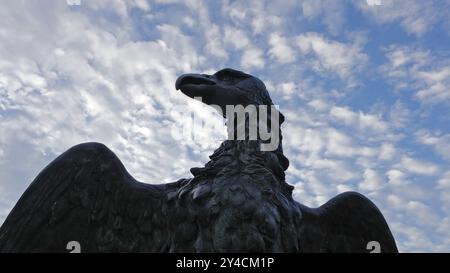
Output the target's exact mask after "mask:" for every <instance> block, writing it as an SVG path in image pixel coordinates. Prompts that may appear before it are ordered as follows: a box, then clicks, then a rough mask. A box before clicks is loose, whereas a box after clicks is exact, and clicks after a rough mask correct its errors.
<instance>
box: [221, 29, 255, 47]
mask: <svg viewBox="0 0 450 273" xmlns="http://www.w3.org/2000/svg"><path fill="white" fill-rule="evenodd" d="M224 32H225V33H224V34H225V37H224V39H225V42H226V43H229V44H231V45H233V47H234V48H236V49H242V48H245V47H246V46H247V45H248V44H249V42H250V41H249V39H248V37H247V35H246V33H245V32H244V31H243V30H241V29H238V28H234V27H225V31H224Z"/></svg>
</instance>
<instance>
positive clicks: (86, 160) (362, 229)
mask: <svg viewBox="0 0 450 273" xmlns="http://www.w3.org/2000/svg"><path fill="white" fill-rule="evenodd" d="M176 89H177V90H181V92H182V93H184V94H185V95H187V96H189V97H191V98H195V97H201V98H202V101H203V102H204V103H206V104H208V105H215V106H218V107H219V108H220V109H221V110H225V109H226V107H227V105H232V106H235V105H243V106H249V105H254V106H261V105H263V106H264V105H265V106H271V105H273V103H272V100H271V98H270V96H269V93H268V91H267V89H266V87H265V85H264V83H263V82H262V81H261V80H259V79H258V78H256V77H253V76H251V75H249V74H246V73H243V72H240V71H237V70H233V69H223V70H220V71H218V72H217V73H215V74H213V75H205V74H185V75H182V76H180V77H179V78H178V79H177V81H176ZM223 112H225V111H223ZM223 115H224V118H226V119H227V126H229V127H230V128H233V129H232V130H237V128H238V127H239V124H236V116H234V115H232V116H229V115H227V114H225V113H223ZM274 116H275V113H274V112H270V111H269V113H268V115H267V116H266V117H265V119H267V121H268V120H269V119H271V118H272V117H274ZM276 116H277V121H278V125H277V126H268V128H269V130H270V131H271V132H278V133H279V134H280V139H279V141H278V145H277V147H276V148H275V149H273V150H271V151H263V150H262V149H261V145H262V144H263V143H265V142H267V141H268V140H267V139H265V140H264V139H261V138H260V137H259V135H258V136H257V138H256V139H250V138H248V137H247V136H245V135H244V138H243V139H240V140H237V139H227V140H225V141H224V142H223V143H222V144H221V145H220V147H219V148H218V149H216V150H215V151H214V153H213V154H212V155H211V156H210V161H209V162H208V163H206V165H205V166H204V167H201V168H192V169H191V173H192V174H193V177H192V178H186V179H180V180H178V181H176V182H173V183H167V184H147V183H142V182H139V181H137V180H136V179H134V178H133V177H132V176H131V175H130V174H129V173H128V172H127V170H126V168H125V167H124V165H123V164H122V162H121V161H120V160H119V158H117V156H116V155H115V154H114V153H113V152H112V151H111V150H109V149H108V148H107V147H106V146H105V145H103V144H100V143H83V144H79V145H76V146H74V147H72V148H70V149H69V150H67V151H66V152H64V153H63V154H61V155H60V156H59V157H57V158H56V159H55V160H53V162H51V163H50V164H49V165H48V166H47V167H45V168H44V169H43V170H42V171H41V172H40V173H39V175H38V176H37V177H36V178H35V179H34V181H33V182H32V183H31V185H30V186H29V187H28V189H27V190H26V191H25V193H24V194H23V195H22V196H21V198H20V200H19V201H18V202H17V204H16V205H15V207H14V208H13V210H12V211H11V213H10V214H9V216H8V217H7V219H6V220H5V222H4V223H3V225H2V227H1V228H0V252H67V249H66V247H67V244H68V243H69V242H73V241H76V242H78V243H79V245H80V246H81V251H82V252H290V253H293V252H369V251H368V250H367V246H368V244H369V242H373V241H375V242H377V243H378V244H379V247H380V251H381V252H397V247H396V243H395V240H394V238H393V236H392V234H391V231H390V230H389V227H388V225H387V223H386V221H385V219H384V217H383V215H382V214H381V212H380V211H379V209H378V208H377V207H376V206H375V205H374V204H373V203H372V202H371V201H370V200H369V199H367V198H366V197H364V196H363V195H361V194H359V193H356V192H346V193H342V194H340V195H338V196H336V197H334V198H333V199H331V200H330V201H328V202H327V203H325V204H324V205H322V206H320V207H319V208H309V207H306V206H304V205H302V204H300V203H298V202H296V201H295V200H294V199H293V197H292V190H293V188H294V187H293V186H291V185H289V184H288V183H287V182H286V180H285V171H286V170H287V168H288V166H289V160H288V159H287V158H286V157H285V156H284V154H283V149H282V138H281V123H283V121H284V116H283V115H282V114H281V113H276ZM258 119H260V120H261V119H263V116H260V115H258ZM231 124H233V125H236V126H231ZM258 124H265V120H262V123H258ZM275 124H277V123H275ZM247 129H248V128H245V130H244V132H245V133H244V134H247V133H248V130H247ZM231 133H232V134H231V135H233V133H234V132H231Z"/></svg>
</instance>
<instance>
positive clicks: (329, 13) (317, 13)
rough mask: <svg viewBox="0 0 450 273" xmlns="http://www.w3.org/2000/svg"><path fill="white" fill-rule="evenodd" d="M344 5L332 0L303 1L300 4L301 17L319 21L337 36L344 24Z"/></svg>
mask: <svg viewBox="0 0 450 273" xmlns="http://www.w3.org/2000/svg"><path fill="white" fill-rule="evenodd" d="M344 9H345V8H344V5H343V3H339V2H338V1H333V0H305V1H302V2H301V10H302V13H303V16H304V17H305V18H306V19H308V20H313V19H319V22H320V23H323V24H324V25H325V26H326V27H327V28H328V30H329V31H330V32H331V33H333V34H338V33H339V32H340V31H341V30H342V27H343V26H344V23H345V14H344Z"/></svg>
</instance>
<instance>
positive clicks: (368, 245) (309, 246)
mask: <svg viewBox="0 0 450 273" xmlns="http://www.w3.org/2000/svg"><path fill="white" fill-rule="evenodd" d="M300 207H301V210H302V214H303V219H302V220H303V225H302V226H301V236H300V238H299V240H300V245H301V246H302V247H301V251H302V252H366V253H368V252H384V253H392V252H398V250H397V246H396V244H395V240H394V237H393V236H392V233H391V231H390V229H389V226H388V225H387V223H386V220H385V219H384V217H383V215H382V214H381V212H380V210H379V209H378V208H377V207H376V206H375V204H373V203H372V202H371V201H370V200H369V199H367V198H366V197H364V196H363V195H361V194H359V193H356V192H346V193H342V194H340V195H338V196H336V197H334V198H333V199H331V200H330V201H328V202H327V203H325V204H324V205H322V206H321V207H319V208H316V209H311V208H308V207H306V206H303V205H300Z"/></svg>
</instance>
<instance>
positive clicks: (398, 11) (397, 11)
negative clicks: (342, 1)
mask: <svg viewBox="0 0 450 273" xmlns="http://www.w3.org/2000/svg"><path fill="white" fill-rule="evenodd" d="M438 2H439V1H438ZM354 3H355V5H356V6H357V7H358V8H359V9H360V10H361V11H363V12H364V13H365V14H366V15H369V16H370V17H371V18H373V19H374V20H375V22H377V23H378V24H387V23H396V22H399V23H400V25H401V27H403V28H404V29H405V30H406V31H407V32H408V33H410V34H414V35H416V36H422V35H424V34H425V33H426V32H427V31H429V30H430V29H432V27H433V26H434V25H436V24H438V23H443V22H445V20H446V16H445V9H446V8H447V7H446V4H445V3H444V1H442V3H437V2H433V1H420V0H409V1H398V0H381V5H377V6H373V5H367V3H366V1H358V0H355V1H354Z"/></svg>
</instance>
